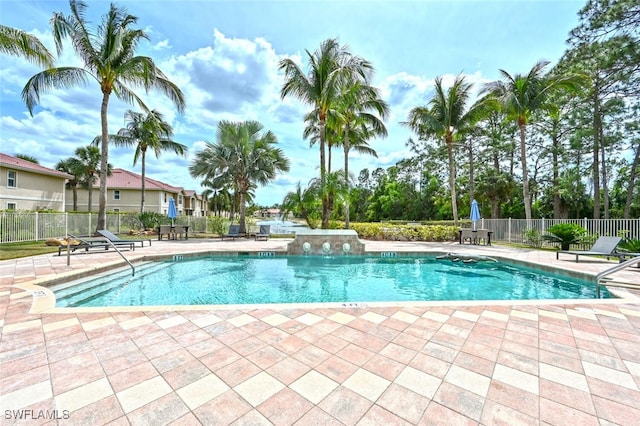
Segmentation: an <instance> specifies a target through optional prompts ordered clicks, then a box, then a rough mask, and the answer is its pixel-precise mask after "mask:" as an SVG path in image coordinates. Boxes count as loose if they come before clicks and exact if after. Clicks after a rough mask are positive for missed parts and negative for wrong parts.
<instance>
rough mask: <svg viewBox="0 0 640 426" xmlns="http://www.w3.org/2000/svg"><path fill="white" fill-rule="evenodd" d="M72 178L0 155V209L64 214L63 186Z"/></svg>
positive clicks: (18, 159) (24, 161)
mask: <svg viewBox="0 0 640 426" xmlns="http://www.w3.org/2000/svg"><path fill="white" fill-rule="evenodd" d="M68 179H73V176H72V175H70V174H67V173H63V172H59V171H57V170H54V169H50V168H48V167H44V166H41V165H39V164H36V163H32V162H31V161H26V160H23V159H21V158H17V157H13V156H11V155H7V154H2V153H0V209H7V210H53V211H64V210H65V202H66V200H65V196H66V194H65V183H66V182H67V180H68Z"/></svg>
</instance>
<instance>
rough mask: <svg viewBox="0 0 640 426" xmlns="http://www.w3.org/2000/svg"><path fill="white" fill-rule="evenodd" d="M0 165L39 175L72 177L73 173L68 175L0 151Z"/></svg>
mask: <svg viewBox="0 0 640 426" xmlns="http://www.w3.org/2000/svg"><path fill="white" fill-rule="evenodd" d="M0 166H2V167H7V168H9V169H17V170H24V171H27V172H32V173H39V174H41V175H47V176H54V177H57V178H60V179H73V175H70V174H68V173H64V172H60V171H58V170H54V169H50V168H48V167H44V166H41V165H40V164H36V163H32V162H31V161H27V160H23V159H22V158H18V157H13V156H11V155H8V154H3V153H0Z"/></svg>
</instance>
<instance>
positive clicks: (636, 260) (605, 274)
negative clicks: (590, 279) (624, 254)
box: [596, 256, 640, 298]
mask: <svg viewBox="0 0 640 426" xmlns="http://www.w3.org/2000/svg"><path fill="white" fill-rule="evenodd" d="M639 262H640V256H638V257H632V258H631V259H628V260H625V261H624V262H620V263H618V264H617V265H615V266H612V267H611V268H608V269H605V270H604V271H602V272H600V273H599V274H598V275H596V287H597V290H598V298H600V287H601V286H603V285H605V284H603V283H602V281H607V282H609V283H612V281H611V279H610V278H607V277H608V276H609V275H611V274H614V273H616V272H618V271H621V270H623V269H626V268H627V267H629V266H631V265H633V264H636V263H639ZM615 286H616V287H623V288H638V287H639V286H640V284H634V283H623V282H618V281H616V282H615Z"/></svg>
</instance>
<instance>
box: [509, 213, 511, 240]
mask: <svg viewBox="0 0 640 426" xmlns="http://www.w3.org/2000/svg"><path fill="white" fill-rule="evenodd" d="M509 242H511V218H509Z"/></svg>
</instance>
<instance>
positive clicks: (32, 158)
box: [14, 154, 40, 164]
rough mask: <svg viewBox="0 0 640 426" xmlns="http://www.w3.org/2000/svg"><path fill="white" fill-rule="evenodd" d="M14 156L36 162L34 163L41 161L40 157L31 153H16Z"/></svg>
mask: <svg viewBox="0 0 640 426" xmlns="http://www.w3.org/2000/svg"><path fill="white" fill-rule="evenodd" d="M14 157H16V158H19V159H21V160H24V161H28V162H30V163H34V164H40V162H39V161H38V159H37V158H36V157H34V156H33V155H29V154H16V155H14Z"/></svg>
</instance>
